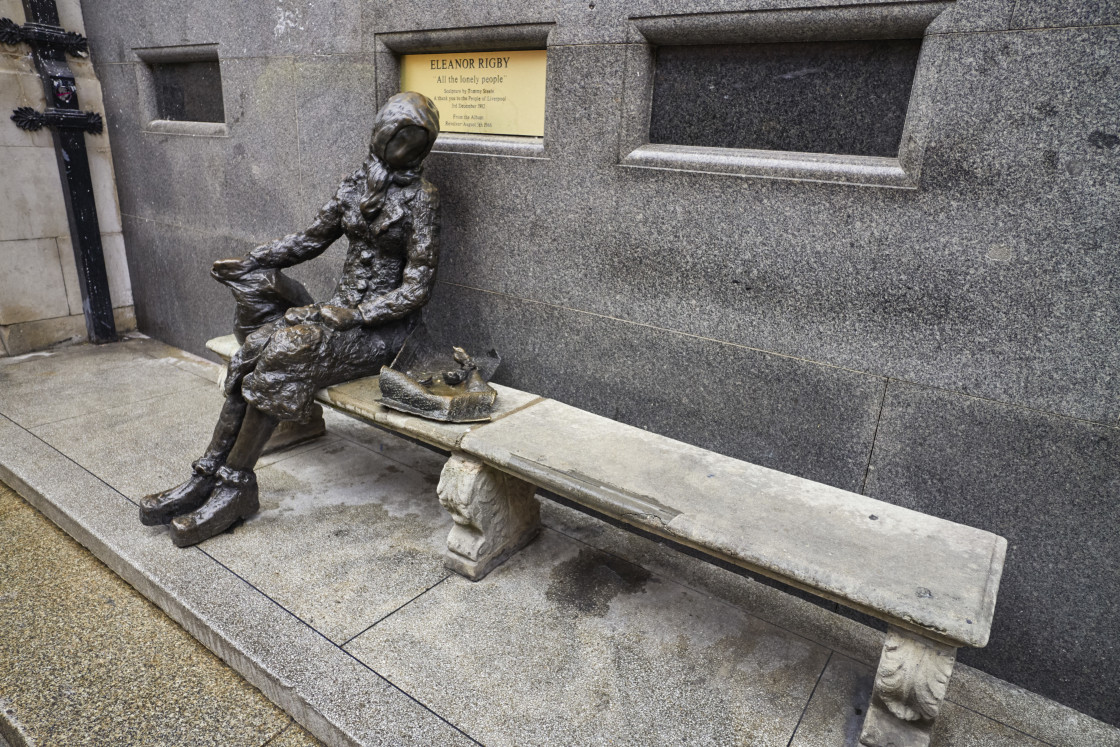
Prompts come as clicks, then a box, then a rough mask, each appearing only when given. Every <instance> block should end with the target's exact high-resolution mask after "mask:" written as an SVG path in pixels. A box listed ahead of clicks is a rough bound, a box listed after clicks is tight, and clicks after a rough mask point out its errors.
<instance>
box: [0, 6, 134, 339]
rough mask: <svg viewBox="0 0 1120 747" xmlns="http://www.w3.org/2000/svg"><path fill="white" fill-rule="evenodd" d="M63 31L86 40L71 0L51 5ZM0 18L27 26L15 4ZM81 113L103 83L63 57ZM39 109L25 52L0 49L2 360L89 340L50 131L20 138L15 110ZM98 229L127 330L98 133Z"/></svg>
mask: <svg viewBox="0 0 1120 747" xmlns="http://www.w3.org/2000/svg"><path fill="white" fill-rule="evenodd" d="M58 12H59V19H60V21H61V22H62V25H63V27H65V28H66V29H68V30H71V31H77V32H78V33H83V32H84V25H83V23H82V8H81V5H80V3H79V2H78V0H59V2H58ZM0 18H10V19H11V20H12V21H14V22H15V23H17V24H20V25H23V24H24V23H25V22H26V20H27V19H26V18H25V16H24V11H23V4H22V3H21V2H20V0H0ZM69 62H70V69H71V70H72V71H73V72H74V78H75V82H76V85H77V89H78V100H79V101H80V102H81V104H82V108H83V109H85V110H86V111H95V112H100V111H102V106H103V104H102V98H101V85H100V83H99V82H98V80H97V75H96V74H95V72H94V68H93V65H92V64H91V63H90V60H89V59H88V58H87V59H80V58H74V57H71V58H69ZM21 106H30V107H32V108H33V109H36V110H38V111H42V110H43V109H44V108H45V107H46V97H45V96H44V95H43V84H42V81H41V80H40V78H39V74H38V73H37V72H36V70H35V62H34V60H32V58H31V48H30V47H29V46H28V45H26V44H0V175H2V178H0V357H2V356H6V355H22V354H24V353H27V352H30V351H33V350H39V349H42V348H45V347H48V346H50V345H54V344H56V343H59V342H63V341H65V340H69V339H84V338H85V337H86V335H87V332H86V321H85V314H84V312H83V308H82V291H81V286H80V285H79V281H78V267H77V264H76V263H75V260H74V247H73V244H72V243H71V240H70V224H69V222H68V221H67V218H66V198H65V195H64V192H63V189H64V188H63V185H62V179H61V177H60V176H59V171H58V160H57V158H58V157H57V155H56V152H55V147H54V140H53V138H52V136H51V133H50V130H47V129H42V130H39V131H37V132H28V131H25V130H21V129H19V128H18V127H16V126H15V124H14V123H13V122H11V121H9V117H11V114H12V111H13V110H14V109H16V108H17V107H21ZM86 146H87V152H88V154H89V168H90V174H91V176H92V177H93V191H94V201H95V202H96V204H97V221H98V225H99V226H100V228H101V244H102V251H103V252H104V255H105V269H106V271H107V273H108V276H109V295H110V296H111V297H112V300H113V316H114V317H115V320H116V325H117V331H118V332H124V331H127V330H131V329H134V328H135V326H136V320H135V318H134V316H133V313H132V288H131V285H130V282H129V277H128V264H127V261H126V260H125V250H124V236H123V234H122V233H121V216H120V211H119V208H118V206H117V190H116V186H115V184H114V179H113V160H112V152H111V150H110V147H109V138H107V137H106V136H105V135H87V136H86Z"/></svg>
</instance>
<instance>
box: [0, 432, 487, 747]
mask: <svg viewBox="0 0 1120 747" xmlns="http://www.w3.org/2000/svg"><path fill="white" fill-rule="evenodd" d="M0 480H3V481H4V482H6V483H8V484H9V485H11V486H12V487H13V488H14V489H15V490H17V491H18V492H19V493H20V494H21V495H23V496H24V497H26V498H27V499H28V501H29V502H30V503H31V504H32V505H34V506H35V507H36V508H38V509H39V510H41V511H42V512H43V513H45V514H46V515H47V517H48V518H50V519H51V521H53V522H54V523H55V524H57V525H59V526H60V527H61V528H62V529H63V530H64V531H66V532H67V534H70V535H71V536H72V537H74V538H75V539H76V540H78V541H79V542H80V543H82V544H83V545H85V546H86V547H87V548H89V549H90V550H91V551H92V552H93V553H94V555H96V556H97V557H98V559H99V560H101V561H102V562H104V563H105V564H106V565H108V566H109V567H110V568H111V569H112V570H113V571H115V572H116V573H117V574H118V575H120V576H121V577H122V578H123V579H124V580H125V581H127V582H128V583H129V584H130V585H132V586H133V587H134V588H136V589H137V590H138V591H140V592H141V593H142V594H144V596H146V597H148V598H149V599H151V600H152V601H153V602H155V603H156V604H157V606H159V607H160V609H162V610H163V611H164V612H166V613H167V614H168V615H169V616H170V617H171V618H172V619H174V620H175V621H176V622H178V623H179V624H180V625H181V626H183V627H184V628H185V629H186V630H187V631H188V632H189V633H191V635H193V636H194V637H195V638H197V639H198V640H199V641H200V642H202V643H203V644H204V645H205V646H206V647H207V648H209V649H210V650H211V651H214V652H215V653H217V654H218V655H219V656H220V657H221V658H222V659H223V660H224V661H226V663H228V664H229V665H230V666H232V667H233V668H234V669H235V670H237V671H238V673H240V674H241V675H242V676H243V677H245V678H246V679H247V680H248V681H249V682H250V683H251V684H253V685H255V686H256V687H258V688H259V689H260V690H261V691H262V692H264V693H265V695H266V696H267V697H268V698H269V699H270V700H271V701H272V702H273V703H276V704H277V705H279V706H280V707H281V708H283V709H284V710H285V711H287V712H288V713H289V714H291V715H292V716H293V717H294V718H295V719H296V720H297V721H298V722H299V723H300V724H301V726H303V727H305V728H307V729H309V730H310V731H311V732H312V733H313V734H314V735H315V736H317V737H318V738H320V739H323V740H324V741H327V742H328V743H332V744H382V743H385V742H399V743H405V744H425V745H427V744H469V743H471V742H470V740H469V739H468V738H467V737H465V736H464V735H462V733H461V732H459V731H457V730H456V729H454V728H453V727H451V726H450V725H449V724H448V723H447V722H446V721H443V720H442V719H440V717H439V716H437V715H435V714H434V713H433V712H432V711H430V710H427V709H425V708H424V707H422V706H421V705H419V704H418V703H416V701H414V700H412V699H411V698H409V697H408V696H407V695H406V694H404V693H402V692H401V691H400V690H398V689H395V688H393V687H392V686H391V685H389V684H388V683H387V682H386V681H385V680H384V679H382V678H381V677H380V676H378V675H377V674H376V673H374V672H373V671H371V670H370V669H369V668H368V667H366V666H364V665H362V664H361V663H359V662H358V661H356V660H355V659H354V658H352V657H351V656H349V655H348V654H346V653H345V652H343V651H342V650H341V649H339V648H338V647H337V646H335V645H334V644H332V643H330V642H329V641H328V640H327V639H326V638H324V637H323V636H322V635H320V634H319V633H317V632H315V631H314V630H312V629H311V628H310V627H309V626H307V625H306V624H305V623H303V622H301V621H300V620H298V619H297V618H296V617H295V616H294V615H292V614H291V613H290V612H288V611H287V610H285V609H283V608H282V607H281V606H280V605H278V604H277V603H276V602H274V601H273V600H271V599H269V598H268V597H266V596H265V595H264V594H262V593H261V592H260V591H258V590H256V589H254V588H253V587H252V586H250V585H249V584H247V583H246V582H245V581H243V580H242V579H239V578H237V577H236V576H235V575H234V574H232V573H230V572H229V571H228V570H226V569H225V568H224V567H222V566H221V565H220V564H218V563H217V562H216V561H214V560H213V559H212V558H211V557H210V556H208V555H206V554H205V553H204V552H203V551H202V550H199V549H197V548H195V549H190V550H187V551H183V550H180V549H178V548H175V547H174V546H172V545H171V543H170V542H169V541H168V538H167V536H166V533H165V531H164V529H163V528H162V527H143V526H141V525H139V523H138V522H137V521H136V506H135V504H133V503H131V502H129V501H128V500H127V499H126V498H125V497H124V496H123V495H121V494H120V493H118V492H117V491H115V490H113V489H112V488H110V487H108V486H106V485H105V484H104V483H103V482H101V481H100V480H99V479H97V478H96V477H94V476H93V475H91V474H90V473H89V472H87V471H86V470H84V469H83V468H82V467H80V466H79V465H78V464H76V463H75V462H73V461H72V460H70V459H69V458H67V457H66V456H64V455H63V454H61V453H60V452H58V451H56V450H55V449H53V448H51V447H49V446H47V445H46V444H45V443H44V442H42V441H41V440H39V439H38V438H36V437H35V436H33V435H32V434H30V433H28V432H27V431H25V430H23V429H22V428H20V427H19V426H17V425H16V424H14V423H12V422H11V421H10V420H8V419H7V418H0Z"/></svg>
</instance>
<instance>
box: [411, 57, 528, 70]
mask: <svg viewBox="0 0 1120 747" xmlns="http://www.w3.org/2000/svg"><path fill="white" fill-rule="evenodd" d="M476 60H477V64H475V63H476ZM508 67H509V58H508V57H456V58H452V59H448V58H446V57H443V58H439V59H435V60H432V61H431V68H430V69H432V70H498V69H501V68H508Z"/></svg>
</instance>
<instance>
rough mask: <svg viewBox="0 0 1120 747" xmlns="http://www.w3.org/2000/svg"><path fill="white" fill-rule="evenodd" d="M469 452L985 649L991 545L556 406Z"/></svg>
mask: <svg viewBox="0 0 1120 747" xmlns="http://www.w3.org/2000/svg"><path fill="white" fill-rule="evenodd" d="M460 449H461V450H462V451H463V452H465V453H467V454H471V455H474V456H477V457H479V458H481V459H482V460H483V461H486V462H487V463H489V464H492V465H495V466H498V467H499V468H501V469H505V470H507V471H510V472H512V473H513V474H516V475H519V476H521V477H522V478H524V479H526V480H528V481H529V482H532V483H534V484H536V485H539V486H541V487H544V488H547V489H549V490H553V491H555V492H558V493H560V494H561V495H565V496H568V497H570V498H571V499H572V500H575V501H577V502H579V503H581V504H584V505H587V506H589V507H591V508H593V509H595V510H599V511H602V512H603V513H606V514H608V515H610V516H614V517H615V518H618V519H621V520H623V521H626V522H627V523H629V524H633V525H634V526H637V527H639V528H642V529H645V530H647V531H651V532H654V533H656V534H660V535H663V536H666V537H669V538H671V539H674V540H677V541H680V542H683V543H685V544H688V545H692V546H696V547H700V548H703V549H706V550H708V551H709V552H712V553H713V554H715V555H717V556H718V557H721V558H724V559H726V560H728V561H730V562H732V563H736V564H739V565H743V566H744V567H746V568H748V569H749V570H753V571H757V572H760V573H764V574H765V575H768V576H770V577H772V578H776V579H778V580H780V581H783V582H785V583H789V584H791V585H794V586H799V585H800V586H803V587H804V588H807V589H809V590H812V591H814V592H815V593H818V594H820V595H821V596H825V597H826V598H830V599H834V600H837V601H840V602H842V603H843V604H845V605H847V606H849V607H853V608H855V609H857V610H860V611H865V612H868V613H870V614H873V615H875V616H876V617H879V618H881V619H884V620H887V621H888V622H891V623H893V624H895V625H899V626H901V627H905V628H910V629H913V630H915V631H916V632H919V633H925V634H928V635H931V636H933V637H939V638H943V639H944V640H945V641H946V642H953V643H955V644H956V645H969V646H983V645H984V644H985V643H987V640H988V631H989V628H990V626H991V621H992V611H993V607H994V606H995V600H996V592H997V589H998V587H999V578H1000V572H1001V570H1002V567H1003V557H1004V552H1005V549H1006V545H1007V543H1006V541H1005V540H1004V539H1003V538H1002V537H999V536H996V535H994V534H991V533H989V532H986V531H982V530H979V529H974V528H972V527H969V526H964V525H961V524H954V523H951V522H947V521H943V520H941V519H937V518H934V517H931V516H928V515H925V514H921V513H917V512H915V511H910V510H906V509H900V508H899V507H897V506H894V505H891V504H889V503H885V502H882V501H877V500H872V499H869V498H866V497H864V496H861V495H857V494H855V493H850V492H846V491H843V490H839V489H836V488H832V487H829V486H827V485H823V484H821V483H815V482H811V481H808V480H804V479H801V478H798V477H794V476H791V475H787V474H785V473H782V472H777V471H775V470H771V469H767V468H765V467H760V466H758V465H754V464H750V463H748V462H742V461H739V460H736V459H731V458H729V457H723V456H720V455H718V454H715V453H713V452H710V451H706V450H704V449H700V448H697V447H695V446H690V445H688V444H685V443H682V442H680V441H674V440H671V439H668V438H665V437H664V436H660V435H657V434H654V433H648V432H646V431H643V430H641V429H639V428H634V427H632V426H628V425H624V424H621V423H617V422H615V421H613V420H608V419H606V418H603V417H600V416H597V415H593V414H591V413H588V412H584V411H582V410H578V409H576V408H573V407H570V406H568V405H564V404H562V403H559V402H553V401H551V400H548V401H545V402H542V403H540V404H537V405H534V406H533V407H529V408H526V409H524V410H521V411H520V412H517V413H514V414H512V415H510V416H508V417H506V418H504V419H502V420H499V421H497V422H495V423H491V424H489V425H487V426H486V427H485V428H480V429H478V430H476V431H474V432H472V433H469V434H467V435H466V436H464V437H463V439H462V441H461V442H460ZM791 547H793V548H797V549H796V550H795V551H792V550H790V548H791Z"/></svg>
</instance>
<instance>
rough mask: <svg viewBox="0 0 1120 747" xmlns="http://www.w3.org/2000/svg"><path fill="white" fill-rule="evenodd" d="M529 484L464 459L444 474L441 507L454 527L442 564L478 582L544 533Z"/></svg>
mask: <svg viewBox="0 0 1120 747" xmlns="http://www.w3.org/2000/svg"><path fill="white" fill-rule="evenodd" d="M535 490H536V489H535V488H534V487H533V486H532V485H530V484H529V483H527V482H524V481H522V480H519V479H517V478H516V477H512V476H511V475H507V474H506V473H504V472H502V471H500V470H496V469H493V468H492V467H487V466H486V465H485V464H483V463H482V462H478V461H475V460H474V459H470V458H469V457H465V456H463V455H461V454H454V455H452V457H451V459H449V460H448V462H447V464H446V465H444V467H443V472H442V473H441V474H440V478H439V486H438V487H437V488H436V492H437V493H439V502H440V504H441V505H442V506H443V507H444V508H446V509H447V510H448V512H449V513H450V514H451V518H453V519H454V520H455V526H454V528H452V530H451V534H449V535H448V536H447V553H446V554H445V555H444V561H443V564H444V566H445V567H446V568H448V569H449V570H452V571H455V572H456V573H459V574H461V575H463V576H466V577H467V578H469V579H470V580H471V581H478V580H479V579H481V578H483V577H484V576H485V575H486V574H487V573H489V572H490V571H491V570H493V569H494V568H495V567H497V566H498V565H500V564H501V563H502V562H503V561H505V559H506V558H508V557H509V556H510V555H512V554H513V553H515V552H517V551H518V550H520V549H521V548H522V547H524V546H525V545H527V544H529V542H530V541H531V540H532V539H533V538H534V537H536V536H537V532H539V531H540V527H541V519H540V504H539V503H538V502H537V499H536V498H534V497H533V493H534V492H535Z"/></svg>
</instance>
